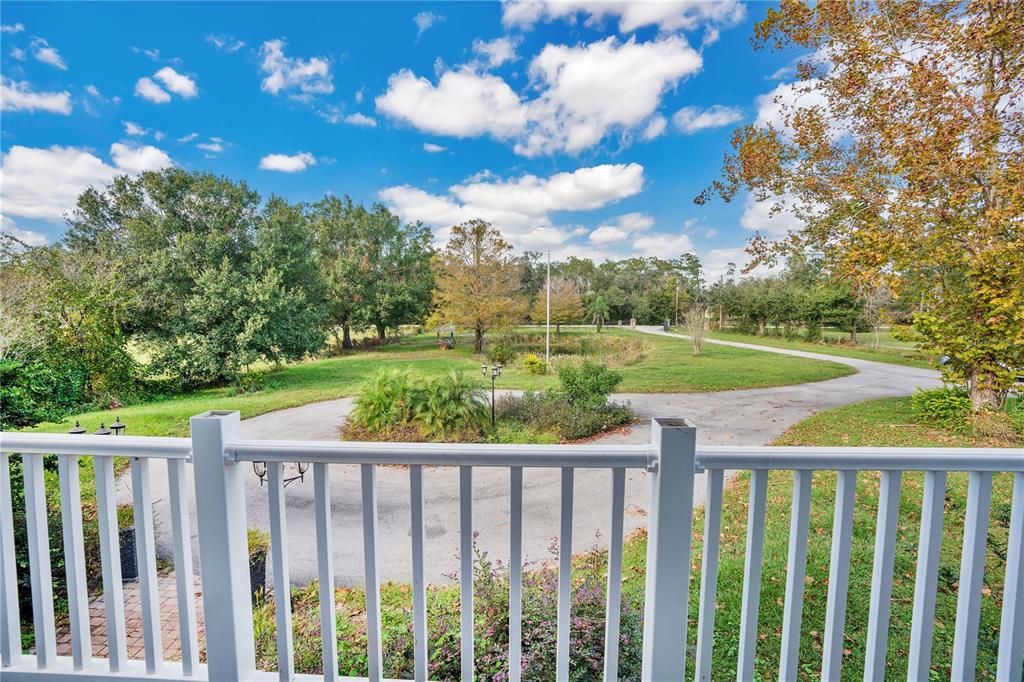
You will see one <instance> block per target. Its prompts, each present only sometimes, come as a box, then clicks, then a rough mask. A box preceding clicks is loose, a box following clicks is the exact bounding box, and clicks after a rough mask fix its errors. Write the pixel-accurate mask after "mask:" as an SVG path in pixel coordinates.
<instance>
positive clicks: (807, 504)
mask: <svg viewBox="0 0 1024 682" xmlns="http://www.w3.org/2000/svg"><path fill="white" fill-rule="evenodd" d="M813 476H814V472H813V471H806V470H804V471H794V472H793V504H792V511H791V512H790V520H789V555H788V556H789V558H788V560H787V564H786V604H785V606H784V607H783V612H782V652H781V654H780V656H779V679H780V680H795V679H796V677H797V670H799V668H800V625H801V621H802V619H803V605H804V573H805V571H806V570H807V527H808V521H809V520H810V515H811V479H812V478H813Z"/></svg>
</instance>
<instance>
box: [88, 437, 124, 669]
mask: <svg viewBox="0 0 1024 682" xmlns="http://www.w3.org/2000/svg"><path fill="white" fill-rule="evenodd" d="M95 467H96V510H97V512H98V519H99V536H100V559H101V561H102V570H103V610H104V613H105V616H106V624H107V662H108V663H109V665H110V672H112V673H116V672H119V671H120V670H121V668H122V667H123V666H124V664H125V662H126V661H127V660H128V644H127V639H126V638H125V626H124V591H123V589H122V587H121V540H120V534H119V532H118V522H117V503H116V494H115V492H114V490H115V488H114V458H113V457H96V459H95Z"/></svg>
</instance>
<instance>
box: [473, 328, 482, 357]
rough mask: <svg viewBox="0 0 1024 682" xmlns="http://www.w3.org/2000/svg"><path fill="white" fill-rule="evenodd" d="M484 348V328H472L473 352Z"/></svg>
mask: <svg viewBox="0 0 1024 682" xmlns="http://www.w3.org/2000/svg"><path fill="white" fill-rule="evenodd" d="M483 349H484V330H483V328H481V327H476V328H474V329H473V352H474V353H479V352H480V351H482V350H483Z"/></svg>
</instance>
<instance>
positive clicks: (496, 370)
mask: <svg viewBox="0 0 1024 682" xmlns="http://www.w3.org/2000/svg"><path fill="white" fill-rule="evenodd" d="M490 369H491V428H492V429H493V428H494V425H495V419H494V382H495V381H497V379H498V377H500V376H501V370H502V369H504V365H502V364H501V363H500V362H499V363H498V364H496V365H495V366H494V367H491V368H490ZM480 373H481V374H483V376H484V379H486V378H487V365H480Z"/></svg>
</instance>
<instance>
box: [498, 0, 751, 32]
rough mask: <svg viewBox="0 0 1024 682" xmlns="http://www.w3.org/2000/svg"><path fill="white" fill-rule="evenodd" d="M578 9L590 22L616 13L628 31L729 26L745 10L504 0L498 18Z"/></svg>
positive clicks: (521, 19)
mask: <svg viewBox="0 0 1024 682" xmlns="http://www.w3.org/2000/svg"><path fill="white" fill-rule="evenodd" d="M579 13H583V14H586V15H587V20H586V23H587V24H588V25H591V26H593V25H596V24H599V23H600V22H602V21H603V20H604V19H605V17H617V18H618V20H619V32H620V33H631V32H633V31H635V30H636V29H638V28H641V27H643V26H651V25H656V26H657V27H658V28H659V29H660V30H662V31H666V32H671V31H678V30H692V29H695V28H697V27H699V26H701V25H704V24H708V23H712V24H718V25H722V26H733V25H735V24H738V23H739V22H740V21H742V20H743V17H744V16H745V15H746V10H745V8H744V6H743V3H742V2H739V0H720V1H718V2H708V1H706V0H660V1H659V2H628V1H618V0H506V2H504V3H503V5H502V18H501V20H502V23H504V24H505V26H518V27H522V28H531V27H532V26H533V25H534V24H536V23H538V22H540V21H553V20H556V19H566V20H569V21H573V20H574V19H575V16H576V15H577V14H579Z"/></svg>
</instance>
